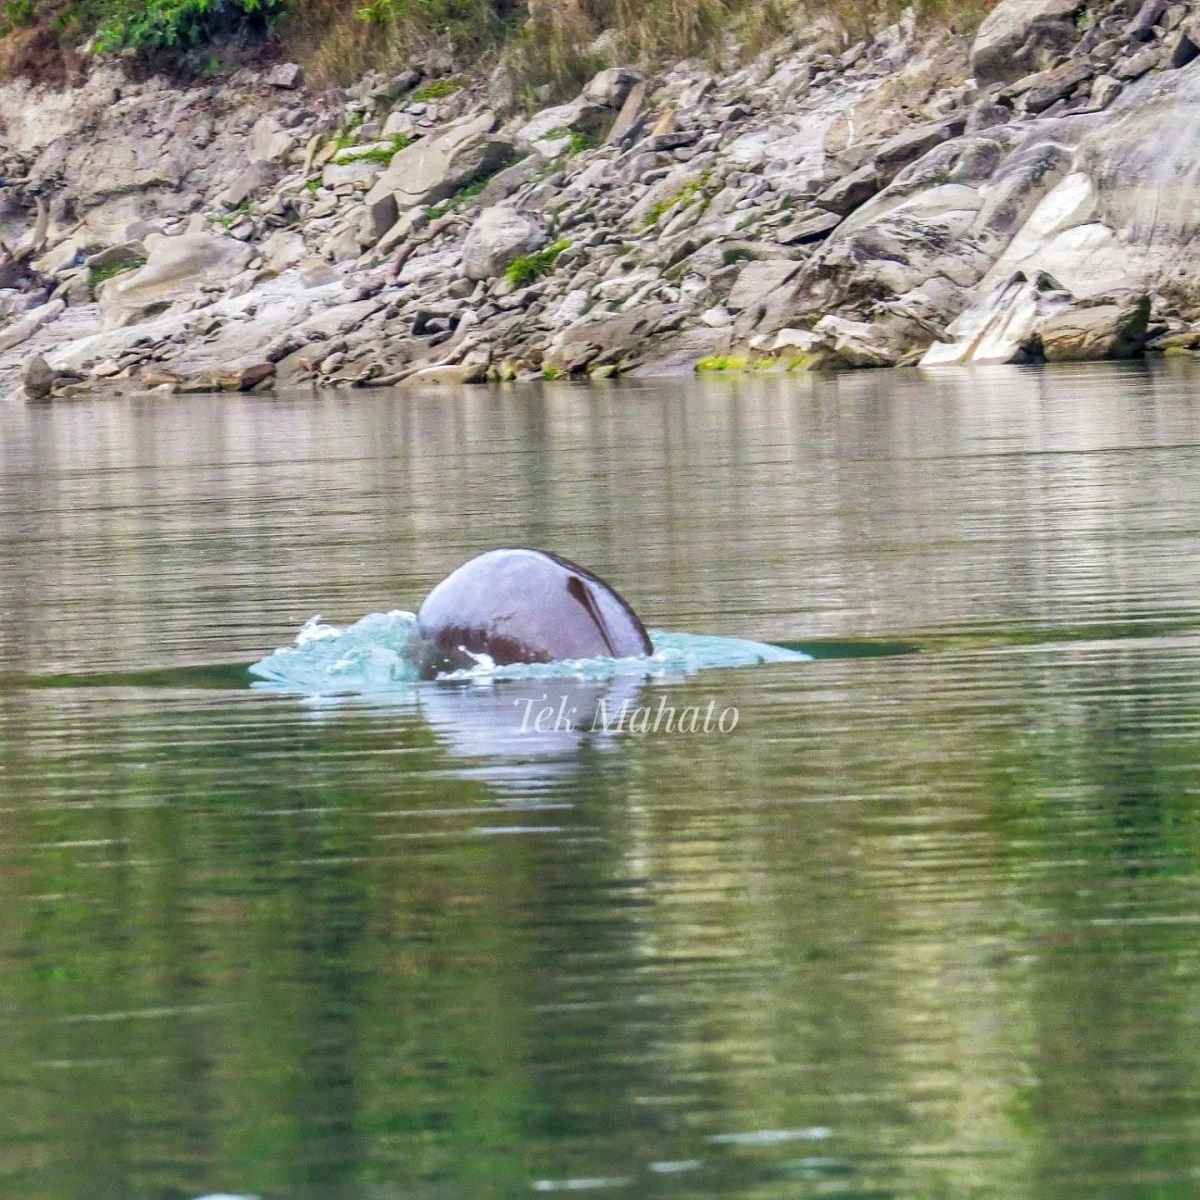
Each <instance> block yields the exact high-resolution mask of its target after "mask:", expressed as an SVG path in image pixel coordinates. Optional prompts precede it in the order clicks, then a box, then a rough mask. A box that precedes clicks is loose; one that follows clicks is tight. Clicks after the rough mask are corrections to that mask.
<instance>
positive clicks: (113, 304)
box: [96, 233, 253, 329]
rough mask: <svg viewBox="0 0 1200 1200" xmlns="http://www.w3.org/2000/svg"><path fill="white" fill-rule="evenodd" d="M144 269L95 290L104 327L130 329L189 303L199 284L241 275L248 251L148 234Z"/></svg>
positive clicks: (212, 237)
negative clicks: (150, 318) (177, 305)
mask: <svg viewBox="0 0 1200 1200" xmlns="http://www.w3.org/2000/svg"><path fill="white" fill-rule="evenodd" d="M146 253H147V260H146V265H145V266H144V267H141V268H140V269H139V270H137V271H127V272H125V273H124V274H122V275H115V276H113V278H112V279H109V280H106V281H105V282H104V283H102V284H101V285H100V287H99V288H98V289H97V291H96V298H97V300H99V302H100V311H101V313H102V314H103V317H104V323H105V325H106V327H108V328H110V329H111V328H114V327H117V326H123V325H132V324H134V323H136V322H138V321H141V320H144V319H145V318H146V317H147V316H151V315H153V314H155V313H158V312H162V311H164V310H165V309H167V308H168V307H170V306H171V305H172V304H175V303H178V302H179V301H183V300H192V299H195V298H196V297H197V296H198V295H199V291H200V288H201V286H202V285H206V284H207V285H213V284H222V283H226V282H228V281H229V280H231V279H232V278H233V277H234V276H235V275H237V274H238V273H239V272H241V271H243V270H244V269H245V267H246V264H247V263H248V262H249V261H250V258H251V256H252V253H253V252H252V251H251V249H250V247H249V246H245V245H243V244H242V243H241V242H238V241H235V240H234V239H233V238H227V237H219V236H217V235H216V234H212V233H185V234H181V235H179V236H178V237H164V236H162V235H161V234H151V235H150V236H149V237H148V238H147V239H146Z"/></svg>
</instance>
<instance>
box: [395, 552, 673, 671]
mask: <svg viewBox="0 0 1200 1200" xmlns="http://www.w3.org/2000/svg"><path fill="white" fill-rule="evenodd" d="M417 631H418V635H419V638H420V642H421V645H420V648H419V651H418V653H419V656H420V658H421V659H422V664H421V665H422V668H423V670H424V672H425V673H426V674H436V673H437V672H438V671H444V670H454V669H455V668H457V667H461V666H469V665H470V664H471V662H473V661H474V660H473V659H472V658H471V657H470V656H471V655H479V654H487V655H489V656H490V657H491V658H492V659H493V660H494V661H495V662H496V663H497V664H500V665H504V664H507V663H522V662H530V663H534V662H555V661H559V660H562V659H569V658H598V657H600V656H602V655H607V656H610V657H613V658H626V657H631V656H636V655H642V654H651V653H653V648H652V647H651V645H650V638H649V636H648V635H647V633H646V629H645V626H644V625H643V624H642V623H641V621H640V620H639V619H638V616H637V614H636V613H635V612H634V611H633V609H632V608H630V607H629V605H628V604H626V603H625V601H624V600H623V599H622V598H621V597H620V596H619V595H617V593H616V592H615V591H613V589H612V588H611V587H609V586H608V584H606V583H605V582H604V580H602V579H601V578H599V576H597V575H593V574H592V573H591V572H590V571H588V570H586V569H584V568H583V567H581V566H578V565H577V564H576V563H573V562H571V561H570V560H569V559H566V558H560V557H559V556H558V555H557V554H550V553H548V552H546V551H544V550H530V549H524V548H511V549H500V550H489V551H487V553H485V554H481V555H479V556H478V557H477V558H473V559H471V561H470V562H467V563H464V564H463V565H462V566H461V567H459V568H458V570H457V571H454V572H453V573H452V574H450V575H448V576H447V577H446V578H445V579H443V580H442V582H441V583H439V584H438V585H437V587H435V588H434V589H433V591H432V592H430V593H429V595H428V596H426V597H425V602H424V603H423V604H422V605H421V608H420V611H419V612H418V613H417Z"/></svg>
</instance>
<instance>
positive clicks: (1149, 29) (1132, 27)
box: [1125, 0, 1167, 42]
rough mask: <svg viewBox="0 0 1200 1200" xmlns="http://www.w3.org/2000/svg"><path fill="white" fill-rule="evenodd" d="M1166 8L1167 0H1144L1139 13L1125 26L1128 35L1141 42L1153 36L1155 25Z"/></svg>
mask: <svg viewBox="0 0 1200 1200" xmlns="http://www.w3.org/2000/svg"><path fill="white" fill-rule="evenodd" d="M1166 10H1167V0H1142V6H1141V8H1139V9H1138V11H1137V15H1136V16H1135V17H1134V18H1133V20H1132V21H1130V22H1129V24H1128V25H1126V27H1125V34H1126V36H1127V37H1131V38H1134V39H1135V40H1137V41H1141V42H1144V41H1147V40H1148V39H1149V38H1150V37H1152V36H1153V33H1154V26H1155V25H1157V24H1158V21H1159V18H1160V17H1161V16H1162V15H1163V13H1164V12H1166ZM1126 11H1128V10H1126Z"/></svg>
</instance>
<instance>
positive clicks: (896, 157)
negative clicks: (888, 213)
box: [875, 117, 966, 179]
mask: <svg viewBox="0 0 1200 1200" xmlns="http://www.w3.org/2000/svg"><path fill="white" fill-rule="evenodd" d="M965 123H966V122H965V119H964V118H961V117H960V118H958V119H956V120H952V121H934V122H931V123H930V124H927V125H917V126H916V127H915V128H913V129H906V130H904V131H903V132H902V133H898V134H896V136H895V137H891V138H888V140H887V141H886V142H884V143H883V145H882V146H880V147H879V148H878V149H877V150H876V151H875V170H876V172H877V173H878V174H880V175H882V176H884V177H886V178H888V179H891V178H893V177H894V176H895V175H896V174H897V173H898V172H899V171H900V170H901V168H903V167H907V166H908V164H909V163H912V162H916V160H917V159H918V158H920V157H921V156H922V155H923V154H926V153H928V151H930V150H932V149H933V148H934V147H935V146H940V145H941V144H942V143H943V142H945V141H947V140H949V139H950V138H952V137H957V136H958V135H959V134H960V133H962V131H963V126H964V125H965Z"/></svg>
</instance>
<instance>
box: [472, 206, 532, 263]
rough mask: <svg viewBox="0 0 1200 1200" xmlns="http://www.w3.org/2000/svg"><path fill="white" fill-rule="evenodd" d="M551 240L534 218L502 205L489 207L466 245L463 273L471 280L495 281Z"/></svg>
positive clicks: (478, 219) (480, 217)
mask: <svg viewBox="0 0 1200 1200" xmlns="http://www.w3.org/2000/svg"><path fill="white" fill-rule="evenodd" d="M548 240H549V239H548V238H547V236H546V232H545V230H544V229H542V227H541V225H539V224H538V223H537V221H535V220H534V219H533V218H532V217H531V216H528V215H526V214H525V213H521V212H518V211H517V210H516V209H514V208H509V207H507V206H502V205H497V206H495V207H493V208H485V209H484V210H483V212H481V213H480V214H479V216H478V218H477V219H476V221H475V224H474V225H472V226H471V229H470V232H469V233H468V234H467V236H466V240H465V241H464V242H463V260H462V269H463V274H464V275H465V276H466V277H467V278H468V279H494V278H496V276H498V275H501V274H503V273H504V271H505V269H506V268H507V267H508V266H509V265H510V264H511V263H512V262H514V261H515V260H516V259H518V258H520V257H521V256H522V255H525V254H532V253H533V252H534V251H535V250H540V249H541V248H542V247H543V246H544V245H546V243H547V241H548Z"/></svg>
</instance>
